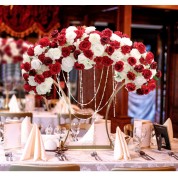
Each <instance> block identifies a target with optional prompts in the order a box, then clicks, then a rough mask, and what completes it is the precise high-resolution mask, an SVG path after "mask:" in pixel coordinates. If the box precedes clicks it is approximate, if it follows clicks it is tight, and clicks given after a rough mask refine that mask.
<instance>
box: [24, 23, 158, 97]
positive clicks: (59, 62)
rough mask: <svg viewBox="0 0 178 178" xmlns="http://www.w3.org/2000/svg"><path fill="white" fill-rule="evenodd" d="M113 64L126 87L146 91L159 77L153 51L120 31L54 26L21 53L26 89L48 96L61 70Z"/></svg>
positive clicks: (116, 75) (141, 92)
mask: <svg viewBox="0 0 178 178" xmlns="http://www.w3.org/2000/svg"><path fill="white" fill-rule="evenodd" d="M112 65H113V66H114V69H115V80H116V81H118V82H124V83H125V88H126V89H127V90H128V91H136V92H137V93H138V94H148V93H149V92H150V91H152V90H154V89H155V87H156V80H157V79H158V78H159V77H161V72H160V71H157V63H156V62H155V61H154V55H153V53H152V52H147V51H146V47H145V45H144V44H143V43H141V42H134V43H133V42H132V41H131V40H130V38H129V37H128V36H127V35H125V34H122V33H121V32H120V31H115V32H113V31H111V30H110V29H108V28H107V29H105V30H103V31H101V32H100V31H97V30H96V28H95V27H93V26H91V27H75V26H70V27H68V28H65V29H62V30H61V32H58V31H57V30H54V31H53V32H52V33H51V36H50V37H44V38H42V39H40V40H39V41H38V42H37V43H36V44H35V46H34V47H30V48H29V49H28V51H27V54H25V55H24V56H23V63H22V65H21V68H22V75H23V78H24V79H25V81H26V83H25V85H24V88H25V90H26V91H28V92H30V93H33V94H36V95H42V96H47V95H48V94H49V93H50V92H51V90H52V85H53V81H54V75H57V74H59V73H60V71H61V70H63V71H65V72H70V71H71V70H72V69H73V68H75V69H77V70H88V69H91V68H92V67H95V68H102V67H109V66H112Z"/></svg>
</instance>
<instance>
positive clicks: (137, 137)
mask: <svg viewBox="0 0 178 178" xmlns="http://www.w3.org/2000/svg"><path fill="white" fill-rule="evenodd" d="M146 134H147V131H146V129H145V128H144V129H142V130H141V133H140V134H139V132H138V128H136V127H135V128H134V142H135V143H136V147H135V151H136V152H140V150H141V144H142V141H143V140H144V138H145V137H146Z"/></svg>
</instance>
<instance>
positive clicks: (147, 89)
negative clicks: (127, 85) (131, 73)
mask: <svg viewBox="0 0 178 178" xmlns="http://www.w3.org/2000/svg"><path fill="white" fill-rule="evenodd" d="M141 90H142V92H143V94H145V95H146V94H148V93H149V92H150V89H149V87H148V86H146V85H142V86H141Z"/></svg>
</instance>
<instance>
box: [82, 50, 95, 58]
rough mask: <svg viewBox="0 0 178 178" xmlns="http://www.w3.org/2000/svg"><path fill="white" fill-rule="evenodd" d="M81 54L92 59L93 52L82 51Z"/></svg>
mask: <svg viewBox="0 0 178 178" xmlns="http://www.w3.org/2000/svg"><path fill="white" fill-rule="evenodd" d="M83 54H84V55H85V56H86V57H87V58H89V59H92V57H93V52H92V51H91V50H85V51H83Z"/></svg>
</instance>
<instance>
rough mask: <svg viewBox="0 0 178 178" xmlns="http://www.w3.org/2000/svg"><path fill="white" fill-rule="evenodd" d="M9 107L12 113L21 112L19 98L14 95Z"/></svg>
mask: <svg viewBox="0 0 178 178" xmlns="http://www.w3.org/2000/svg"><path fill="white" fill-rule="evenodd" d="M8 105H9V111H10V112H20V108H19V105H18V101H17V97H16V96H15V95H12V97H11V99H10V101H9V104H8Z"/></svg>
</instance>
